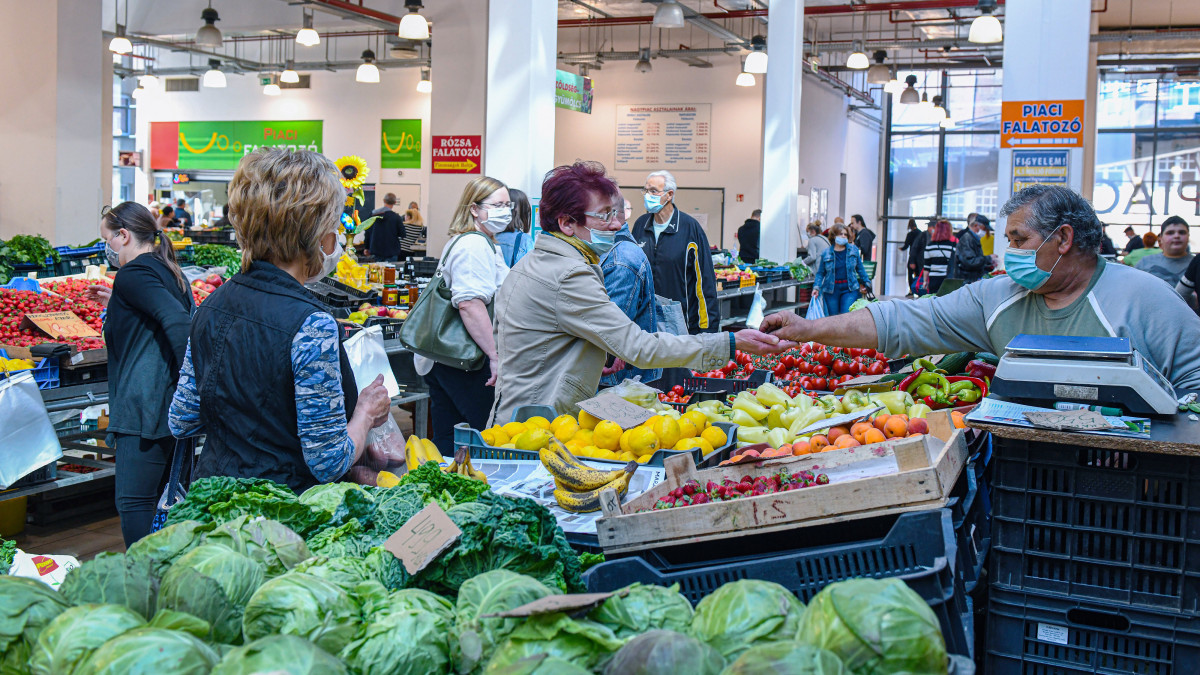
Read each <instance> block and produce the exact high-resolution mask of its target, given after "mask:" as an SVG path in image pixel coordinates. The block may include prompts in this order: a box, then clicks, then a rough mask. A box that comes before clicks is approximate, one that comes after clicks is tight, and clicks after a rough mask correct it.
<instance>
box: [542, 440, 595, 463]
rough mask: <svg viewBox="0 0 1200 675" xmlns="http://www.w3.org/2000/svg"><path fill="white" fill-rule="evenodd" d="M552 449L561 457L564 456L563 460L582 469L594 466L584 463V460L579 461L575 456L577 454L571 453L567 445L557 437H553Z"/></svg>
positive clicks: (551, 441)
mask: <svg viewBox="0 0 1200 675" xmlns="http://www.w3.org/2000/svg"><path fill="white" fill-rule="evenodd" d="M550 449H551V450H553V451H554V452H555V454H557V455H558V456H559V457H562V459H563V461H564V462H566V463H567V464H569V465H571V466H577V467H579V468H581V469H591V468H592V467H590V466H588V465H587V464H584V463H583V462H581V461H579V460H578V459H577V458H576V457H575V455H572V454H571V451H570V450H568V449H567V446H565V445H563V444H562V442H561V441H559V440H558V439H557V438H553V437H551V439H550Z"/></svg>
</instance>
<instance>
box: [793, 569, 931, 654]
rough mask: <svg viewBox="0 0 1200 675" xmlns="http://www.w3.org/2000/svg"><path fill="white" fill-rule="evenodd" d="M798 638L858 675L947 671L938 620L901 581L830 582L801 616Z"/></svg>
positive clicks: (851, 580) (852, 580)
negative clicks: (837, 659)
mask: <svg viewBox="0 0 1200 675" xmlns="http://www.w3.org/2000/svg"><path fill="white" fill-rule="evenodd" d="M796 639H797V640H800V641H801V642H805V643H807V644H811V645H813V646H815V647H821V648H823V649H828V650H829V651H831V652H833V653H834V654H837V655H838V657H840V658H841V659H842V661H843V662H845V664H846V667H847V668H848V669H850V670H851V671H853V672H854V673H856V674H862V675H884V674H887V673H903V672H913V673H935V672H945V671H946V643H945V641H944V639H943V638H942V631H941V628H940V627H939V625H938V619H937V616H936V615H935V614H934V613H933V610H932V609H930V608H929V605H928V604H926V603H925V601H924V600H922V599H921V596H919V595H917V593H916V592H915V591H913V590H912V589H911V588H909V587H908V584H906V583H904V582H903V581H901V580H899V579H848V580H846V581H839V582H837V583H833V584H829V585H828V586H826V587H825V588H823V589H821V592H820V593H817V595H816V596H815V597H814V598H813V599H812V602H811V603H810V604H809V607H808V610H807V611H805V612H804V616H803V618H802V619H801V621H800V626H799V631H798V635H797V638H796Z"/></svg>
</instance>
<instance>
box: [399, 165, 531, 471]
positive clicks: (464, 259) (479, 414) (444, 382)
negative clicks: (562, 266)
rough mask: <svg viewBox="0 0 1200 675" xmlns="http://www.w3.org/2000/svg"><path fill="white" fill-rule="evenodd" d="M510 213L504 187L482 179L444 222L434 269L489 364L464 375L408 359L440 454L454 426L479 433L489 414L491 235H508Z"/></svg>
mask: <svg viewBox="0 0 1200 675" xmlns="http://www.w3.org/2000/svg"><path fill="white" fill-rule="evenodd" d="M512 213H513V203H512V200H511V199H510V197H509V194H508V188H507V187H506V186H505V185H504V183H501V182H500V181H498V180H496V179H495V178H489V177H487V176H480V177H478V178H476V179H474V180H472V181H471V182H470V183H467V186H466V188H464V189H463V193H462V197H461V198H460V199H459V202H458V208H457V209H456V210H455V211H454V219H453V220H452V221H451V222H450V237H451V239H450V241H449V243H447V244H446V247H445V248H444V249H442V255H441V262H440V263H439V265H438V267H439V269H440V270H441V272H442V277H443V278H444V279H445V283H446V286H447V287H449V288H450V302H451V303H453V304H454V306H455V307H457V308H458V312H459V314H460V315H461V316H462V321H463V325H465V326H466V328H467V332H468V333H470V335H471V338H472V339H474V340H475V343H476V344H477V345H479V348H480V349H481V350H482V351H483V353H484V354H487V356H488V359H489V363H490V367H489V368H487V369H480V370H477V371H469V370H459V369H458V368H455V367H453V366H448V365H445V364H443V363H436V362H434V361H432V360H430V359H427V358H425V357H422V356H416V357H414V365H415V366H416V370H417V373H419V374H420V375H423V376H424V377H425V383H426V384H427V385H429V398H430V401H429V409H430V412H431V414H432V417H433V434H432V438H431V439H430V440H432V441H433V443H434V444H435V445H437V446H438V447H439V448H441V449H442V450H445V449H446V448H449V447H451V446H452V445H453V444H454V425H456V424H459V423H461V422H467V423H469V424H470V425H471V427H472V428H474V429H483V428H484V423H485V422H487V418H488V412H489V411H490V410H491V408H492V399H493V391H494V390H493V389H492V387H493V386H494V385H495V384H496V375H497V373H498V371H499V367H500V358H499V357H498V356H497V355H496V341H495V339H494V338H493V336H492V319H491V316H490V315H489V314H488V305H489V304H491V302H492V297H493V296H495V295H496V291H497V290H498V289H499V288H500V284H502V283H504V279H505V277H507V276H508V266H507V265H505V264H504V258H503V257H502V253H501V249H500V246H498V245H497V243H496V235H497V234H499V233H501V232H503V231H504V230H506V229H508V224H509V223H510V222H511V221H512ZM505 421H507V420H505Z"/></svg>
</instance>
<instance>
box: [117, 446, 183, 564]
mask: <svg viewBox="0 0 1200 675" xmlns="http://www.w3.org/2000/svg"><path fill="white" fill-rule="evenodd" d="M114 435H115V436H116V445H115V450H116V456H117V476H116V486H115V487H116V493H117V513H119V514H120V515H121V536H123V537H124V538H125V546H126V547H127V548H128V547H129V546H132V545H133V543H134V542H136V541H137V540H139V539H141V538H142V537H144V536H146V535H148V534H150V527H151V525H152V524H153V522H154V512H155V511H156V510H157V508H158V498H159V497H160V496H162V492H163V488H165V487H166V486H167V481H168V480H169V479H170V468H171V455H172V454H173V453H174V452H175V438H174V437H171V436H168V437H167V438H157V439H153V440H152V439H149V438H141V437H140V436H129V435H125V434H114Z"/></svg>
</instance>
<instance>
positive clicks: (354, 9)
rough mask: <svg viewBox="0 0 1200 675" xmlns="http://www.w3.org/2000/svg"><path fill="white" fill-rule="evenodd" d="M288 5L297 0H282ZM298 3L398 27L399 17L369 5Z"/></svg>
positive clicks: (323, 0) (331, 0) (340, 0)
mask: <svg viewBox="0 0 1200 675" xmlns="http://www.w3.org/2000/svg"><path fill="white" fill-rule="evenodd" d="M284 2H286V3H288V4H289V5H295V4H297V0H284ZM300 4H302V5H304V6H306V7H312V8H313V9H319V10H321V11H322V12H325V13H327V14H333V15H334V16H339V17H341V18H343V19H349V20H351V21H359V22H361V23H365V24H368V25H371V26H377V27H379V28H386V29H388V30H392V31H395V30H398V29H399V28H400V17H398V16H394V15H392V14H387V13H386V12H380V11H376V10H374V9H371V8H369V7H363V6H361V5H355V4H353V3H350V2H346V0H302V1H301V2H300Z"/></svg>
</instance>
